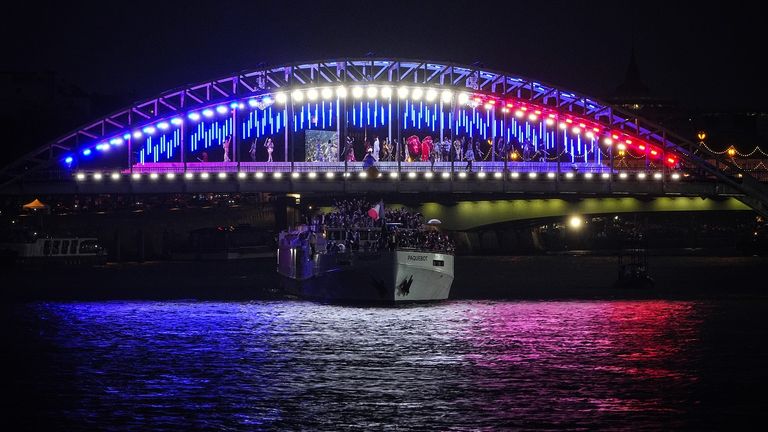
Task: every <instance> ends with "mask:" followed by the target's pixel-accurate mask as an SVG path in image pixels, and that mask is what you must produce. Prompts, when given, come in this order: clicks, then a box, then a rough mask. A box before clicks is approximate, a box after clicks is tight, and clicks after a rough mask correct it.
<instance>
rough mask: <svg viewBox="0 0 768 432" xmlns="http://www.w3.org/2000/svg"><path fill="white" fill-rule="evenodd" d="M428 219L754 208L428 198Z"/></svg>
mask: <svg viewBox="0 0 768 432" xmlns="http://www.w3.org/2000/svg"><path fill="white" fill-rule="evenodd" d="M417 208H418V211H419V212H421V213H422V214H423V215H424V217H425V218H426V219H431V218H436V219H439V220H440V221H441V222H442V228H443V229H446V230H455V231H466V230H472V229H477V228H481V227H483V226H488V225H494V224H499V223H504V222H512V221H521V220H526V219H541V218H551V217H559V216H562V217H567V216H569V215H582V216H584V215H598V214H622V213H643V212H690V211H752V209H750V208H749V207H748V206H747V205H745V204H744V203H742V202H741V201H739V200H738V199H736V198H733V197H731V198H722V199H711V198H699V197H658V198H651V199H648V198H632V197H606V198H584V199H579V200H565V199H559V198H547V199H541V198H534V199H499V200H486V201H458V202H455V203H452V204H445V203H440V202H426V203H423V204H421V205H420V206H418V207H417Z"/></svg>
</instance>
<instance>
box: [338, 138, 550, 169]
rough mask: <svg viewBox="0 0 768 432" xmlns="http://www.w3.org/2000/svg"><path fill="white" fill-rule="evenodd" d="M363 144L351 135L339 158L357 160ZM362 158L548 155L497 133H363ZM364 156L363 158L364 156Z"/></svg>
mask: <svg viewBox="0 0 768 432" xmlns="http://www.w3.org/2000/svg"><path fill="white" fill-rule="evenodd" d="M356 148H358V149H359V148H360V145H359V143H358V141H357V140H356V139H355V138H354V137H352V136H350V135H348V136H347V137H346V139H345V145H344V148H343V150H342V151H341V156H340V160H341V161H347V162H355V161H357V160H358V159H357V157H356V153H355V149H356ZM362 148H363V154H364V156H363V158H365V157H366V156H367V155H370V156H371V157H372V158H373V160H374V161H375V162H379V161H383V162H396V161H401V162H432V163H434V162H451V161H466V162H470V164H471V162H475V161H482V160H497V161H504V160H511V161H518V160H519V161H545V160H546V158H547V157H548V156H549V154H548V152H547V151H546V150H544V149H535V148H534V146H533V145H532V143H531V142H530V141H529V140H525V141H523V142H519V141H517V140H516V139H514V138H513V139H511V140H509V141H508V140H505V139H504V138H503V137H498V138H497V139H496V141H495V143H494V142H493V140H492V139H489V140H487V141H482V140H480V139H479V138H474V139H473V138H472V137H469V136H460V137H459V136H457V137H454V139H453V141H451V139H450V138H449V137H444V138H443V140H442V141H441V140H440V139H434V138H432V136H430V135H426V136H424V137H422V138H419V137H418V136H417V135H410V136H408V137H407V138H404V139H403V142H402V144H400V143H398V140H397V138H395V139H393V140H392V141H390V140H389V139H388V138H387V137H384V138H383V139H382V140H381V141H380V140H379V137H378V136H374V139H373V143H371V141H370V140H369V139H368V138H367V137H364V138H363V140H362ZM363 158H361V159H363Z"/></svg>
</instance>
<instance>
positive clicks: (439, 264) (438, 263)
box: [432, 260, 445, 267]
mask: <svg viewBox="0 0 768 432" xmlns="http://www.w3.org/2000/svg"><path fill="white" fill-rule="evenodd" d="M432 265H433V266H435V267H445V261H443V260H432Z"/></svg>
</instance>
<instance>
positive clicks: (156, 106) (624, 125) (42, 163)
mask: <svg viewBox="0 0 768 432" xmlns="http://www.w3.org/2000/svg"><path fill="white" fill-rule="evenodd" d="M354 83H360V84H365V83H373V84H376V83H380V84H383V83H389V84H403V85H427V86H432V87H446V88H451V89H454V90H457V89H466V90H467V91H471V92H476V93H483V94H486V95H488V96H490V97H498V98H515V99H518V100H524V101H529V102H530V103H532V104H537V105H543V106H546V107H548V108H550V109H555V110H557V111H558V112H560V113H564V114H571V115H574V116H579V117H582V118H587V119H590V120H592V121H593V122H595V123H599V124H600V125H602V126H603V127H604V128H606V129H608V130H621V131H622V132H623V133H626V134H628V135H632V136H636V137H638V138H640V139H642V140H644V141H647V142H649V143H652V144H653V145H656V146H659V147H660V148H662V149H663V150H664V151H669V152H672V153H675V154H676V155H679V157H680V158H681V162H683V163H684V164H685V166H686V169H688V170H690V171H692V172H698V173H702V174H706V175H710V176H713V177H716V178H718V179H719V180H721V181H726V182H728V183H731V184H734V185H738V184H740V183H743V182H737V181H736V180H735V179H734V178H733V177H732V176H731V175H729V174H725V173H724V172H722V171H721V170H719V169H718V168H717V167H715V166H713V165H712V164H710V163H708V162H707V161H706V160H705V159H704V158H700V157H698V156H697V155H695V154H694V150H696V149H697V148H698V146H697V145H696V144H694V143H693V142H690V141H688V140H685V139H683V138H681V137H679V136H677V135H674V134H672V133H670V132H669V131H666V130H665V129H663V128H662V127H660V126H658V125H655V124H653V123H650V122H648V121H646V120H644V119H641V118H638V117H636V116H634V115H633V114H630V113H628V112H625V111H622V110H620V109H617V108H615V107H612V106H610V105H608V104H606V103H604V102H601V101H599V100H596V99H594V98H590V97H587V96H585V95H581V94H578V93H576V92H572V91H566V90H563V89H560V88H557V87H555V86H552V85H549V84H546V83H542V82H539V81H535V80H531V79H528V78H524V77H520V76H514V75H509V74H507V73H504V72H499V71H493V70H487V69H485V68H481V67H478V66H467V65H457V64H452V63H443V62H435V61H427V60H403V59H373V58H358V59H336V60H327V61H317V62H305V63H294V64H288V65H282V66H276V67H263V68H259V69H255V70H250V71H244V72H241V73H238V74H236V75H231V76H226V77H221V78H217V79H214V80H211V81H206V82H202V83H198V84H194V85H190V86H188V87H182V88H177V89H174V90H170V91H167V92H165V93H163V94H161V95H159V96H158V97H156V98H153V99H149V100H146V101H143V102H140V103H137V104H135V105H133V106H129V107H127V108H125V109H122V110H119V111H117V112H114V113H112V114H110V115H108V116H105V117H103V118H101V119H98V120H96V121H94V122H92V123H89V124H86V125H84V126H82V127H79V128H77V129H75V130H73V131H71V132H69V133H67V134H66V135H63V136H61V137H59V138H57V139H55V140H54V141H52V142H50V143H48V144H46V145H44V146H41V147H40V148H38V149H36V150H35V151H33V152H30V153H29V154H27V155H25V156H24V157H22V158H21V159H19V160H17V161H15V162H14V163H12V164H11V165H9V166H7V167H5V168H3V169H2V170H0V186H2V185H5V184H8V183H10V182H13V181H15V180H17V179H19V178H21V177H23V176H25V175H27V174H29V173H32V172H35V171H37V170H40V169H44V168H47V167H50V166H51V165H52V164H53V163H54V162H56V161H58V160H61V158H62V157H63V155H65V154H66V153H67V152H74V151H76V150H77V149H78V148H79V147H81V146H82V145H92V144H93V143H94V142H97V141H99V140H104V139H109V138H110V137H112V136H115V135H116V134H122V133H125V132H126V131H129V130H131V129H136V128H140V127H142V126H143V125H146V124H151V123H152V122H154V121H157V120H158V119H163V118H168V117H170V116H173V115H179V114H183V113H185V112H186V111H189V110H193V109H199V108H202V107H206V106H210V105H213V104H216V103H220V102H222V101H229V100H232V99H233V98H246V97H249V96H256V95H261V94H265V93H274V92H277V91H280V90H286V89H289V88H296V87H298V88H301V87H305V86H322V85H329V84H345V85H351V84H354ZM709 156H710V159H711V158H715V157H717V155H709ZM720 159H721V163H722V164H723V165H724V166H728V167H729V172H732V173H741V174H742V176H745V177H749V175H748V174H747V173H745V172H742V171H741V170H740V169H738V167H735V166H732V164H730V162H729V161H728V160H727V159H725V158H722V157H721V158H720Z"/></svg>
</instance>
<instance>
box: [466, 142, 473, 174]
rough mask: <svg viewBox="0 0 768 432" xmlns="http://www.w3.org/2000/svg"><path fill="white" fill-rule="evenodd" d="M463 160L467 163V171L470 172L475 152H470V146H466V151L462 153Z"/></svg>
mask: <svg viewBox="0 0 768 432" xmlns="http://www.w3.org/2000/svg"><path fill="white" fill-rule="evenodd" d="M464 160H466V161H467V171H469V172H472V162H474V161H475V152H474V151H473V150H472V146H471V145H469V146H467V151H465V152H464Z"/></svg>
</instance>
